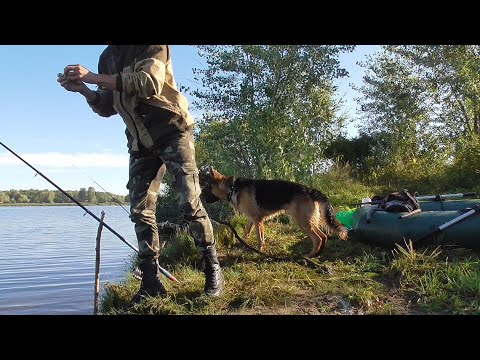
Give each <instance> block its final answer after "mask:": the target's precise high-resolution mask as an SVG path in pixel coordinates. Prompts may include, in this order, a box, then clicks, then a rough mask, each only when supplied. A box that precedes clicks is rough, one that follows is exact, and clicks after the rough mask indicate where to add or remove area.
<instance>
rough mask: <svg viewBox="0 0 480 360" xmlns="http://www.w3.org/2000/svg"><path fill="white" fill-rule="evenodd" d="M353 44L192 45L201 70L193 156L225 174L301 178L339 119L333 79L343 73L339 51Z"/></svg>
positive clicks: (340, 126) (317, 157)
mask: <svg viewBox="0 0 480 360" xmlns="http://www.w3.org/2000/svg"><path fill="white" fill-rule="evenodd" d="M353 49H354V46H330V45H323V46H303V45H241V46H199V50H200V55H201V56H203V57H205V58H206V60H207V64H208V67H207V68H206V69H195V70H194V72H195V74H196V75H195V80H197V81H199V82H201V84H202V87H201V88H199V89H196V90H194V91H193V95H195V97H196V98H197V100H196V101H195V102H194V106H195V107H196V108H197V109H202V110H205V113H204V115H203V118H202V120H201V121H200V122H199V129H200V131H199V133H198V134H197V135H198V139H197V154H198V155H197V157H198V158H199V159H200V161H203V162H209V163H211V164H216V166H217V167H218V168H219V169H221V170H222V171H224V172H226V173H234V174H242V175H244V176H251V177H253V176H255V177H264V178H275V177H282V178H286V179H292V180H293V179H297V180H300V179H304V178H305V177H307V175H309V174H311V173H312V172H313V171H315V168H316V166H318V164H319V161H320V160H321V158H322V151H323V150H324V148H325V147H326V145H327V144H328V143H329V142H330V141H331V140H332V139H333V138H334V137H336V136H338V134H339V133H341V131H342V129H343V125H344V120H345V119H344V118H342V117H338V116H337V115H336V111H337V109H338V107H339V103H338V102H337V101H336V100H334V97H333V96H334V92H335V87H334V84H333V82H334V80H335V79H337V78H340V77H345V76H347V75H348V73H347V71H346V70H345V69H342V68H341V67H340V65H339V61H338V56H339V54H340V53H341V52H344V51H352V50H353Z"/></svg>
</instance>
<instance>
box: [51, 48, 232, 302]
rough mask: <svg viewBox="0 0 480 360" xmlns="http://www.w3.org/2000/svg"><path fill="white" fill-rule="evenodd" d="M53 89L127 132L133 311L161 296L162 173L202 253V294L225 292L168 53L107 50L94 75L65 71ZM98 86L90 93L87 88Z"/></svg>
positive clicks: (78, 68) (189, 127)
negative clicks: (80, 99)
mask: <svg viewBox="0 0 480 360" xmlns="http://www.w3.org/2000/svg"><path fill="white" fill-rule="evenodd" d="M57 81H58V82H59V83H60V85H61V86H63V87H64V88H65V89H66V90H68V91H72V92H78V93H80V94H81V95H83V96H84V97H85V99H86V100H87V103H88V104H89V105H90V107H91V108H92V110H93V111H94V112H96V113H97V114H98V115H100V116H104V117H109V116H112V115H115V114H119V115H120V116H121V117H122V118H123V121H124V122H125V124H126V131H125V134H126V135H127V144H128V151H129V154H130V168H129V181H128V184H127V188H128V189H129V195H130V218H131V219H132V221H133V222H134V223H135V233H136V234H137V239H138V248H139V254H138V256H139V259H140V265H139V266H140V269H141V270H142V273H143V275H142V284H141V287H140V290H139V291H138V293H137V294H136V295H135V296H134V298H133V299H132V303H138V302H140V301H141V300H142V299H143V298H144V297H145V296H156V295H165V294H166V290H165V287H164V286H163V284H162V282H161V280H160V272H159V269H158V255H159V251H160V247H159V236H158V227H157V220H156V217H155V210H156V203H157V195H158V191H159V188H160V183H161V181H162V178H163V175H164V173H165V168H166V169H167V170H168V171H169V172H170V174H171V175H172V178H173V187H174V189H175V191H176V192H177V198H178V204H179V207H180V211H181V213H182V215H183V217H184V219H185V220H186V221H187V222H188V223H189V229H190V232H191V234H192V236H193V238H194V239H195V243H196V246H197V247H198V248H199V250H200V251H201V252H202V261H203V263H204V272H205V276H206V280H205V288H204V290H205V294H206V295H208V296H218V295H220V294H221V293H222V292H223V275H222V271H221V269H220V264H219V262H218V259H217V254H216V250H215V240H214V238H213V229H212V225H211V223H210V219H209V217H208V215H207V213H206V211H205V209H204V208H203V206H202V203H201V201H200V192H201V190H200V186H199V181H198V168H197V165H196V161H195V148H194V138H193V126H194V122H193V118H192V117H191V115H190V113H189V111H188V102H187V99H186V98H185V97H184V96H183V95H182V94H181V93H180V92H179V91H178V90H177V85H176V83H175V79H174V76H173V70H172V62H171V53H170V47H169V46H168V45H110V46H108V47H107V48H106V49H105V50H104V51H103V53H102V54H101V55H100V58H99V63H98V74H95V73H93V72H91V71H89V70H88V69H86V68H85V67H83V66H82V65H78V64H77V65H68V66H66V67H65V69H64V72H63V74H59V77H58V79H57ZM85 83H87V84H95V85H97V87H98V88H97V90H96V91H93V90H91V89H89V88H88V87H87V85H86V84H85Z"/></svg>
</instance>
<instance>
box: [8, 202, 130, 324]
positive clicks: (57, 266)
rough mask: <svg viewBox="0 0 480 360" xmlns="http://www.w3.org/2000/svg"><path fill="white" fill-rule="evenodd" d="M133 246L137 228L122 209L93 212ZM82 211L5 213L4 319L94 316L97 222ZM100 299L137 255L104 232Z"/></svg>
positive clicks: (48, 209) (12, 209) (55, 209)
mask: <svg viewBox="0 0 480 360" xmlns="http://www.w3.org/2000/svg"><path fill="white" fill-rule="evenodd" d="M88 209H89V210H90V211H91V212H92V213H94V214H95V215H97V216H98V217H99V218H100V215H101V214H100V213H101V211H102V210H103V211H105V222H106V223H107V224H108V225H110V227H112V228H113V229H114V230H115V231H117V232H118V233H119V234H120V235H122V236H123V237H124V238H125V239H126V240H127V241H129V242H130V243H131V244H133V245H135V246H137V240H136V237H135V233H134V230H133V223H132V222H131V221H130V219H129V218H128V215H127V213H126V212H125V211H124V210H123V209H122V208H121V207H119V206H89V207H88ZM84 214H85V212H84V211H83V210H82V209H81V208H80V207H78V206H41V207H35V206H29V207H0V315H5V314H8V315H12V314H18V315H27V314H28V315H30V314H32V315H43V314H45V315H46V314H48V315H52V314H53V315H63V314H68V315H72V314H78V315H82V314H93V293H94V281H95V239H96V237H97V229H98V222H97V221H96V220H95V219H94V218H92V217H91V216H90V215H88V214H86V215H85V216H83V215H84ZM100 248H101V260H100V283H101V293H100V296H101V295H102V290H103V286H104V284H105V283H106V282H117V283H118V282H121V281H122V280H124V278H125V274H126V271H127V264H128V262H129V261H130V259H131V255H132V254H134V251H133V250H132V249H130V247H128V246H127V245H126V244H125V243H123V242H122V241H121V240H120V239H119V238H117V237H116V236H115V235H113V234H112V233H110V231H109V230H108V229H106V228H103V232H102V239H101V247H100Z"/></svg>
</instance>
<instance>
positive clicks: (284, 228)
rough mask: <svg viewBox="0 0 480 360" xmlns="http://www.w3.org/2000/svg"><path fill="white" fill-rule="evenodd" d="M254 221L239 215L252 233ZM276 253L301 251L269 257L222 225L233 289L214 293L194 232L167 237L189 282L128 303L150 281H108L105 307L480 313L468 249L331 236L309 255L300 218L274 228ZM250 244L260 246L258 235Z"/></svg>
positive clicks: (479, 270)
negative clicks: (380, 244) (386, 246)
mask: <svg viewBox="0 0 480 360" xmlns="http://www.w3.org/2000/svg"><path fill="white" fill-rule="evenodd" d="M245 222H246V219H245V218H244V217H240V216H236V217H234V218H233V219H232V224H233V225H234V226H235V228H236V229H237V231H238V232H239V234H241V235H242V234H243V228H244V226H245ZM265 235H266V246H267V249H266V251H267V252H268V253H270V254H272V255H275V256H279V257H283V256H288V257H291V258H292V261H291V262H279V261H273V260H269V259H266V258H264V257H262V256H260V255H258V254H255V253H252V252H249V251H247V250H245V249H243V248H241V247H240V245H239V243H238V242H237V241H236V240H235V238H234V237H233V235H232V234H231V231H230V230H229V229H228V228H227V227H224V226H221V227H218V228H216V230H215V236H216V239H217V251H218V254H219V259H220V263H221V265H222V269H223V272H224V277H225V293H224V294H223V295H222V296H221V297H218V298H207V297H205V296H204V295H202V293H203V286H204V275H203V272H202V271H201V269H200V253H199V252H198V251H197V249H196V248H195V246H194V244H193V240H192V239H191V238H190V237H189V236H188V235H187V234H186V233H182V232H180V233H178V234H177V235H176V236H174V237H172V238H171V239H170V240H169V242H168V243H167V245H166V247H165V249H164V250H163V252H162V255H161V257H160V262H161V264H162V266H164V267H166V268H167V269H168V270H169V271H171V272H172V273H173V274H174V275H175V277H176V278H177V279H178V280H179V281H180V283H173V282H170V281H168V280H165V281H164V283H165V286H166V288H167V290H168V292H169V295H168V296H167V297H165V298H159V297H157V298H149V299H147V300H145V301H144V302H143V303H141V304H139V305H136V306H135V307H133V308H131V309H127V305H128V303H129V301H130V299H131V298H132V297H133V295H134V294H135V293H136V291H137V290H138V288H139V286H140V281H139V280H137V279H135V278H134V277H133V276H130V275H129V276H128V277H127V279H125V281H124V282H123V283H120V284H113V283H110V284H107V285H106V287H105V291H104V295H103V298H102V306H101V311H102V313H103V314H111V315H112V314H181V315H190V314H195V315H210V314H216V315H223V314H282V315H287V314H318V315H320V314H479V313H480V307H479V306H480V260H479V257H478V254H476V253H475V252H473V251H469V250H461V249H438V248H426V249H420V250H413V249H412V248H408V249H405V248H400V247H399V248H398V249H396V250H394V251H387V250H382V249H378V248H373V247H370V246H368V245H363V244H360V243H354V242H349V241H347V242H344V241H341V240H338V239H336V238H334V237H331V238H330V239H329V241H328V243H327V246H326V248H325V251H324V252H323V253H322V255H321V256H320V257H319V258H317V259H314V260H313V261H311V262H307V261H305V260H304V259H303V258H302V254H306V253H308V252H309V250H310V247H311V242H310V240H309V239H306V237H305V235H303V233H302V232H301V231H300V230H299V229H298V227H297V226H296V225H294V224H292V223H289V222H286V223H285V221H283V220H277V221H270V222H268V223H267V225H266V232H265ZM248 242H249V243H250V244H251V245H253V246H256V237H255V234H254V233H253V234H252V236H251V238H250V239H248Z"/></svg>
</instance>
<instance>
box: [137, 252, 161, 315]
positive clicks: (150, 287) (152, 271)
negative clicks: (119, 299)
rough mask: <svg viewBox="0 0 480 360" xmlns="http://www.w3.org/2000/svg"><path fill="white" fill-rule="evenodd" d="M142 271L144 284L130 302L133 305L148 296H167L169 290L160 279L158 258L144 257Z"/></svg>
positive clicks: (141, 265)
mask: <svg viewBox="0 0 480 360" xmlns="http://www.w3.org/2000/svg"><path fill="white" fill-rule="evenodd" d="M139 267H140V270H141V271H142V285H141V286H140V290H138V292H137V293H136V294H135V296H134V297H133V298H132V301H131V302H130V304H131V305H134V304H138V303H139V302H141V301H142V300H143V299H145V298H146V297H147V296H165V295H167V290H166V289H165V287H164V286H163V284H162V281H161V280H160V270H159V269H158V260H157V259H152V258H150V259H144V260H143V261H142V263H141V264H140V266H139Z"/></svg>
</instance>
